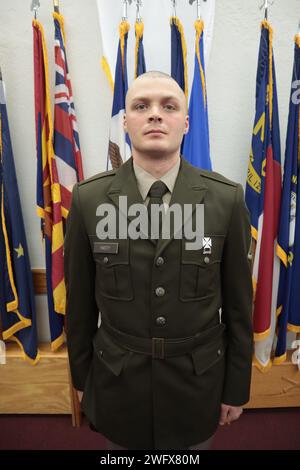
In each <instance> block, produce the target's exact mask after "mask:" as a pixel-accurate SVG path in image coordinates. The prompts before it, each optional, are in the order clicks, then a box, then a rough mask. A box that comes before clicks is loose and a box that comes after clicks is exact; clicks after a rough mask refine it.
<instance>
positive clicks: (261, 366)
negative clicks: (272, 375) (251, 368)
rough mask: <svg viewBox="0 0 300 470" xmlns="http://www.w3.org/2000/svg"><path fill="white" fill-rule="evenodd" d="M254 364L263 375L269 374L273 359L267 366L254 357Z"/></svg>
mask: <svg viewBox="0 0 300 470" xmlns="http://www.w3.org/2000/svg"><path fill="white" fill-rule="evenodd" d="M253 362H254V365H255V366H256V367H257V369H258V370H260V372H262V373H263V374H265V373H266V372H268V371H269V370H270V369H271V367H272V361H271V359H269V360H268V362H267V364H266V365H264V364H262V363H261V362H260V361H259V360H258V359H257V357H256V356H255V355H254V357H253Z"/></svg>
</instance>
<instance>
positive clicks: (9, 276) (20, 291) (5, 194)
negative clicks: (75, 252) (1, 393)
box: [0, 76, 39, 364]
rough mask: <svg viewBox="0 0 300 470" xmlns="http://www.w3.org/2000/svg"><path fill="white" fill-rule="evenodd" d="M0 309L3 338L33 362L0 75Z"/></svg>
mask: <svg viewBox="0 0 300 470" xmlns="http://www.w3.org/2000/svg"><path fill="white" fill-rule="evenodd" d="M0 197H1V199H0V200H1V212H0V221H1V222H0V309H1V312H0V313H1V320H2V328H3V339H4V340H14V341H16V342H17V343H18V345H19V346H20V347H21V349H22V351H23V354H24V358H25V359H27V360H28V361H29V362H30V363H32V364H35V363H36V362H37V361H38V360H39V352H38V348H37V329H36V313H35V303H34V289H33V280H32V274H31V269H30V261H29V256H28V249H27V242H26V236H25V228H24V222H23V216H22V210H21V202H20V197H19V190H18V183H17V178H16V171H15V165H14V158H13V152H12V145H11V140H10V133H9V126H8V117H7V110H6V103H5V96H4V86H3V82H2V78H1V76H0Z"/></svg>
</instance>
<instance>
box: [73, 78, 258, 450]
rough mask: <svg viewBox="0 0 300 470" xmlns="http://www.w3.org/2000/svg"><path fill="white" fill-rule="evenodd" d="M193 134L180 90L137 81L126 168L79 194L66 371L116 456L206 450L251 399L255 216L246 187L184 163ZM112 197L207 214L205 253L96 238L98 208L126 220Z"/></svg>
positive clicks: (168, 82)
mask: <svg viewBox="0 0 300 470" xmlns="http://www.w3.org/2000/svg"><path fill="white" fill-rule="evenodd" d="M188 127H189V118H188V115H187V109H186V99H185V95H184V93H183V92H182V90H181V88H180V87H179V86H178V84H177V83H176V82H175V81H174V80H173V79H172V78H171V77H170V76H168V75H166V74H163V73H161V72H148V73H145V74H143V75H141V76H140V77H138V78H137V79H136V80H135V81H134V82H133V84H132V85H131V86H130V88H129V90H128V94H127V97H126V114H125V116H124V128H125V130H126V132H128V134H129V137H130V140H131V148H132V157H131V158H130V159H129V160H127V161H126V162H125V163H124V164H123V165H121V166H120V167H119V168H118V169H116V170H111V171H107V172H104V173H100V174H99V175H96V176H94V177H92V178H90V179H88V180H86V181H84V182H81V183H78V184H77V185H75V187H74V190H73V198H72V207H71V211H70V214H69V217H68V221H67V232H66V238H65V279H66V286H67V327H68V334H67V343H68V351H69V359H70V367H71V373H72V379H73V383H74V386H75V388H76V389H77V390H78V393H79V396H80V399H81V396H82V392H83V398H82V402H81V403H82V409H83V411H84V413H85V415H86V416H87V418H88V420H89V422H90V424H91V426H92V428H93V429H95V430H97V431H98V432H100V433H102V434H103V435H104V436H105V437H106V438H107V440H108V446H109V448H110V449H173V450H176V449H207V448H208V447H209V445H210V442H211V440H212V437H213V435H214V433H215V431H216V429H217V427H218V424H220V425H223V424H226V423H228V424H230V422H232V421H234V420H236V419H238V418H239V416H240V415H241V413H242V406H243V405H244V404H245V403H246V402H247V401H248V399H249V388H250V378H251V362H252V325H251V305H252V282H251V270H250V266H249V261H248V259H247V254H248V250H249V246H250V238H251V237H250V224H249V214H248V211H247V209H246V207H245V204H244V198H243V189H242V187H241V185H239V184H236V183H234V182H232V181H230V180H228V179H226V178H225V177H223V176H221V175H220V174H218V173H215V172H210V171H205V170H201V169H198V168H195V167H193V166H192V165H190V164H189V163H188V162H187V161H186V160H184V158H183V157H182V156H181V155H180V146H181V142H182V139H183V136H184V134H186V133H187V132H188ZM120 196H123V197H125V196H126V198H127V205H128V207H130V206H132V204H135V203H140V204H143V205H146V206H148V208H149V207H150V206H151V205H152V204H153V203H154V202H156V203H162V202H163V203H164V207H165V209H166V210H167V209H168V207H169V209H171V207H172V205H173V204H177V205H179V207H184V205H185V204H192V205H193V207H195V206H196V204H204V246H203V247H201V248H199V247H197V248H195V249H188V248H187V244H186V242H187V240H186V239H185V238H184V237H181V238H178V237H175V236H174V233H173V235H172V233H171V236H170V237H169V239H167V238H166V239H164V238H163V237H160V238H159V239H158V240H157V239H154V238H153V239H151V238H148V239H147V238H145V237H140V238H137V239H132V238H130V237H129V236H128V237H126V238H122V237H120V236H118V233H117V232H116V233H110V238H109V239H106V240H101V239H99V237H98V236H97V226H98V223H99V220H100V219H99V213H100V212H99V207H101V205H103V204H110V205H111V207H113V208H115V210H116V215H117V217H115V218H114V217H113V219H114V220H117V219H118V220H120V219H119V218H118V216H119V215H121V216H123V218H125V220H126V217H127V216H128V213H125V212H124V208H123V206H121V203H120V199H119V197H120ZM102 207H103V206H102ZM105 207H108V206H105ZM143 207H144V206H143ZM195 213H196V211H194V212H193V215H192V217H193V220H194V221H195ZM97 214H98V215H97ZM128 218H129V219H130V218H131V216H128ZM117 225H118V224H117ZM98 227H99V226H98ZM117 228H119V226H118V227H117ZM112 232H113V231H112ZM99 312H100V318H101V323H100V322H98V317H99ZM99 323H100V327H99V326H98V325H99Z"/></svg>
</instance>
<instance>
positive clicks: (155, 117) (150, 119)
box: [149, 113, 162, 122]
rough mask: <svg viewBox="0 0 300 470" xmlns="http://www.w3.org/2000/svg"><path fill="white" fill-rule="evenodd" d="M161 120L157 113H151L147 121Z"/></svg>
mask: <svg viewBox="0 0 300 470" xmlns="http://www.w3.org/2000/svg"><path fill="white" fill-rule="evenodd" d="M161 121H162V118H161V116H160V115H159V114H157V113H152V114H151V115H150V116H149V122H161Z"/></svg>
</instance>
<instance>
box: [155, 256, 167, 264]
mask: <svg viewBox="0 0 300 470" xmlns="http://www.w3.org/2000/svg"><path fill="white" fill-rule="evenodd" d="M164 262H165V260H164V259H163V257H162V256H159V257H158V258H157V260H156V263H155V264H156V266H162V265H163V264H164Z"/></svg>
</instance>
